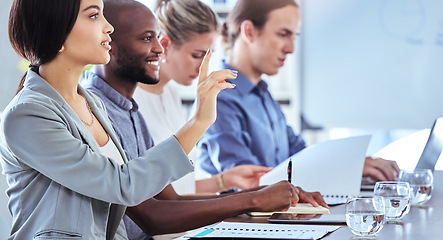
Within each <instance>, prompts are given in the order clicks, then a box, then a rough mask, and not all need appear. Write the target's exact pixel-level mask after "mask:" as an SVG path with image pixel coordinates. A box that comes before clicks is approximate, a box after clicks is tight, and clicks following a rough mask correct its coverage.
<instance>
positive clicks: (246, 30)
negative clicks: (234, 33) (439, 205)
mask: <svg viewBox="0 0 443 240" xmlns="http://www.w3.org/2000/svg"><path fill="white" fill-rule="evenodd" d="M254 33H255V26H254V23H252V21H251V20H244V21H243V22H242V23H241V26H240V34H241V37H242V38H243V40H245V41H246V42H247V43H252V42H254Z"/></svg>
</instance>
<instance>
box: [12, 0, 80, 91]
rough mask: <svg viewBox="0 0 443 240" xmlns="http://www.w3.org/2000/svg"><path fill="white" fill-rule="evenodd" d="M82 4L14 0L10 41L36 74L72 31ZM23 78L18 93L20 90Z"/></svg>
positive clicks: (58, 0) (72, 0)
mask: <svg viewBox="0 0 443 240" xmlns="http://www.w3.org/2000/svg"><path fill="white" fill-rule="evenodd" d="M80 1H81V0H14V1H13V3H12V7H11V11H10V13H9V23H8V31H9V41H10V42H11V45H12V47H13V48H14V50H15V51H16V52H17V54H18V55H20V56H21V57H23V58H24V59H26V60H28V61H29V62H30V68H31V69H32V70H34V71H36V72H38V68H39V66H40V65H42V64H45V63H47V62H49V61H51V60H52V59H54V58H55V57H56V56H57V54H58V52H59V50H60V49H61V47H62V46H63V43H64V42H65V41H66V38H67V37H68V35H69V33H70V32H71V30H72V28H73V27H74V24H75V21H76V20H77V15H78V12H79V9H80ZM25 78H26V74H25V76H23V78H22V80H21V82H20V85H19V87H18V89H17V93H18V92H19V91H20V90H21V89H22V88H23V82H24V80H25Z"/></svg>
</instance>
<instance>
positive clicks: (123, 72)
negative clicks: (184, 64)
mask: <svg viewBox="0 0 443 240" xmlns="http://www.w3.org/2000/svg"><path fill="white" fill-rule="evenodd" d="M139 62H140V61H139V59H137V58H135V57H133V56H131V54H130V53H129V51H128V50H126V48H124V47H122V46H118V59H117V64H118V65H119V67H118V68H117V69H116V70H115V73H116V74H117V75H118V76H120V77H123V78H124V79H126V80H128V81H131V82H135V83H137V82H140V83H145V84H157V83H158V81H159V78H153V77H151V76H150V75H148V74H147V73H146V69H145V68H144V67H143V66H141V65H140V64H139Z"/></svg>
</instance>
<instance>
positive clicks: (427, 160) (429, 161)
mask: <svg viewBox="0 0 443 240" xmlns="http://www.w3.org/2000/svg"><path fill="white" fill-rule="evenodd" d="M442 151H443V117H439V118H437V119H436V120H435V121H434V124H433V125H432V128H431V131H430V133H429V137H428V139H427V142H426V145H425V147H424V149H423V151H422V153H421V155H420V158H419V159H418V162H417V164H416V165H415V168H414V169H431V170H432V171H434V169H435V165H436V164H437V161H438V159H439V157H440V154H441V153H442ZM374 186H375V181H374V180H372V179H363V181H362V186H361V190H362V191H372V190H374Z"/></svg>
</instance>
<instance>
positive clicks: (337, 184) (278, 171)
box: [260, 135, 371, 204]
mask: <svg viewBox="0 0 443 240" xmlns="http://www.w3.org/2000/svg"><path fill="white" fill-rule="evenodd" d="M370 139H371V136H367V135H365V136H356V137H349V138H342V139H337V140H329V141H325V142H322V143H319V144H316V145H313V146H311V147H308V148H305V149H303V150H302V151H300V152H298V153H296V154H294V155H293V156H291V157H290V158H288V159H287V160H285V161H284V162H282V163H281V164H279V165H278V166H277V167H275V168H274V169H273V170H272V171H270V172H269V173H267V174H265V175H263V176H262V177H261V179H260V185H269V184H273V183H276V182H278V181H281V180H288V179H287V171H288V162H289V159H292V171H291V172H292V184H294V185H295V186H300V187H301V188H303V190H305V191H310V192H312V191H319V192H320V193H321V194H322V195H324V197H325V196H333V197H334V198H342V200H340V201H339V202H337V203H343V202H345V201H346V196H348V195H355V194H359V192H360V186H361V179H362V173H363V165H364V161H365V156H366V151H367V147H368V145H369V140H370ZM342 196H343V197H342ZM327 203H328V204H335V203H333V202H331V201H327Z"/></svg>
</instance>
